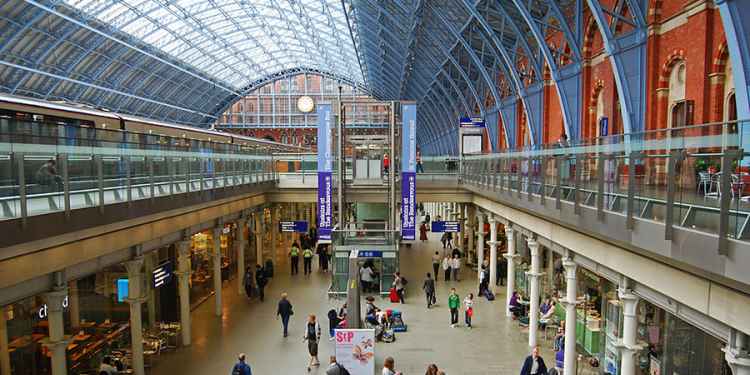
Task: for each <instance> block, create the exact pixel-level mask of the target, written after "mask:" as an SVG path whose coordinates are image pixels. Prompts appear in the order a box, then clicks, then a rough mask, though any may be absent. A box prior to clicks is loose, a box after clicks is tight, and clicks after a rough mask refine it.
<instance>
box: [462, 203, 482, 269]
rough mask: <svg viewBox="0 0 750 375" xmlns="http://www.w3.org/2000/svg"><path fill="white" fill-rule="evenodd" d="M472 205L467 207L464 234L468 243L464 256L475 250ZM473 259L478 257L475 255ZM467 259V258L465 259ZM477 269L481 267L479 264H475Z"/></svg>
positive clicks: (474, 220) (474, 218) (474, 222)
mask: <svg viewBox="0 0 750 375" xmlns="http://www.w3.org/2000/svg"><path fill="white" fill-rule="evenodd" d="M474 211H475V210H474V206H473V205H471V206H469V208H468V209H467V213H468V215H467V217H466V234H467V236H468V237H469V238H468V240H469V243H468V247H467V251H466V256H467V257H468V256H470V254H471V252H472V251H476V249H477V247H476V238H475V237H474V236H476V213H475V212H474ZM475 259H478V257H477V256H475ZM467 261H468V260H467ZM477 267H478V268H477V269H481V265H477Z"/></svg>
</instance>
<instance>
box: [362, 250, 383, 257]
mask: <svg viewBox="0 0 750 375" xmlns="http://www.w3.org/2000/svg"><path fill="white" fill-rule="evenodd" d="M357 256H358V257H359V258H382V257H383V252H382V251H377V250H360V251H359V252H358V253H357Z"/></svg>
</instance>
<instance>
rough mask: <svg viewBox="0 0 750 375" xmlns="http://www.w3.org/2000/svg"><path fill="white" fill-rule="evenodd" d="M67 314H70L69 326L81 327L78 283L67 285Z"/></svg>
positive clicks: (75, 281)
mask: <svg viewBox="0 0 750 375" xmlns="http://www.w3.org/2000/svg"><path fill="white" fill-rule="evenodd" d="M68 312H69V313H70V326H71V327H76V328H77V327H80V325H81V303H80V299H79V298H78V281H77V280H74V281H71V282H69V283H68Z"/></svg>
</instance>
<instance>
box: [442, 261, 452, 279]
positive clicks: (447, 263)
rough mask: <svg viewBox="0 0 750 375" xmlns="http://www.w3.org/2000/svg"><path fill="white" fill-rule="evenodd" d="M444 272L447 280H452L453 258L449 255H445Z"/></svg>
mask: <svg viewBox="0 0 750 375" xmlns="http://www.w3.org/2000/svg"><path fill="white" fill-rule="evenodd" d="M443 274H444V275H445V281H450V280H451V260H450V258H448V256H447V255H446V256H445V257H443Z"/></svg>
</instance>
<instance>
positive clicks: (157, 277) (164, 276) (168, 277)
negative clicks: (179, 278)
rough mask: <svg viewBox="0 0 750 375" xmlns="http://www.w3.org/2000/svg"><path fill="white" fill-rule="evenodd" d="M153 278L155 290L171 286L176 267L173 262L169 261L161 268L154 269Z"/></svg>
mask: <svg viewBox="0 0 750 375" xmlns="http://www.w3.org/2000/svg"><path fill="white" fill-rule="evenodd" d="M151 276H152V278H153V284H154V289H155V288H158V287H161V286H164V285H167V284H169V283H170V282H171V281H172V278H173V277H174V266H173V265H172V262H169V261H167V262H164V263H162V264H161V265H160V266H159V267H156V268H154V270H153V271H151Z"/></svg>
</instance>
